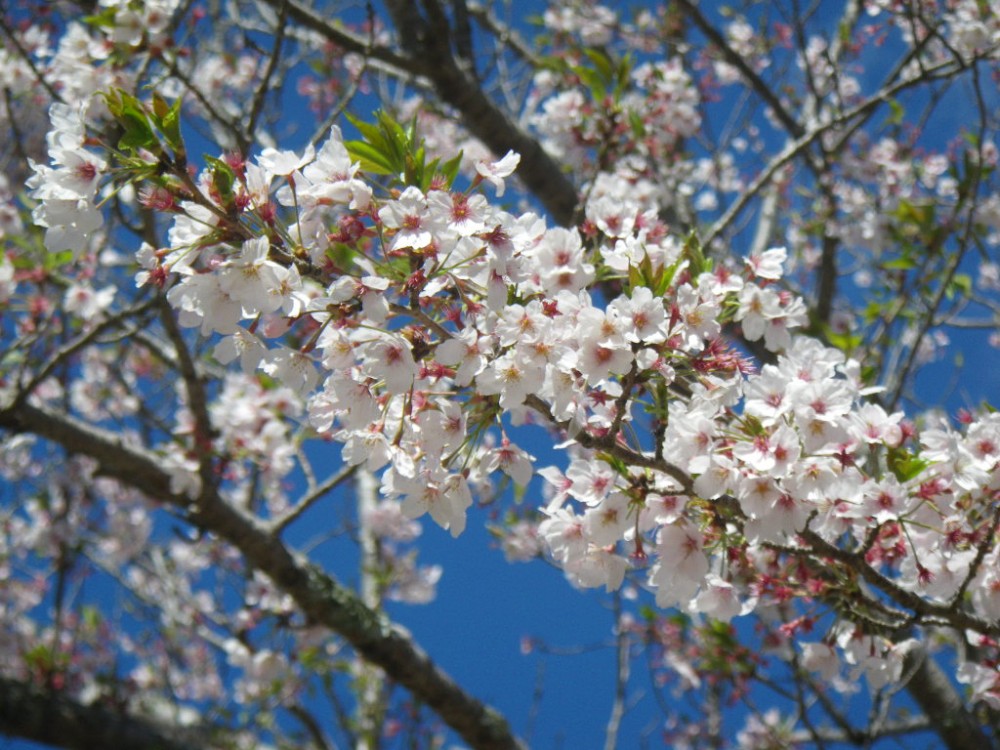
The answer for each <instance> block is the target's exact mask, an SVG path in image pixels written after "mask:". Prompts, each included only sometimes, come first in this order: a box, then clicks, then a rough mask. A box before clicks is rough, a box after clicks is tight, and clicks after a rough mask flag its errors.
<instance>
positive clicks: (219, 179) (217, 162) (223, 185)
mask: <svg viewBox="0 0 1000 750" xmlns="http://www.w3.org/2000/svg"><path fill="white" fill-rule="evenodd" d="M205 163H206V164H208V165H209V166H210V167H211V168H212V182H213V184H214V185H215V189H216V190H218V191H219V195H220V196H222V198H223V199H225V198H227V197H229V196H231V195H232V194H233V183H234V182H236V175H235V174H234V173H233V170H232V167H230V166H229V165H228V164H226V162H224V161H222V160H221V159H216V158H214V157H211V156H205Z"/></svg>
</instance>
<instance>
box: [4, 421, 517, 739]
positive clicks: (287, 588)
mask: <svg viewBox="0 0 1000 750" xmlns="http://www.w3.org/2000/svg"><path fill="white" fill-rule="evenodd" d="M0 429H7V430H10V431H12V432H15V433H17V432H28V433H33V434H35V435H38V436H39V437H42V438H45V439H47V440H51V441H53V442H55V443H58V444H59V445H61V446H62V447H63V448H65V449H66V450H67V451H69V452H70V453H77V454H80V455H84V456H89V457H90V458H92V459H94V460H95V461H97V462H98V464H99V467H100V468H99V473H100V475H102V476H107V477H111V478H113V479H116V480H118V481H119V482H121V483H122V484H124V485H128V486H131V487H134V488H135V489H137V490H139V491H141V492H143V493H144V494H146V495H147V496H149V497H150V498H153V499H155V500H158V501H160V502H163V503H165V504H169V505H172V506H174V507H177V508H180V509H181V510H183V511H184V512H186V513H187V514H188V515H189V518H190V520H191V522H192V523H193V524H194V525H195V526H196V527H198V528H200V529H203V530H205V531H207V532H210V533H212V534H215V535H216V536H218V537H219V538H221V539H224V540H225V541H227V542H229V543H230V544H232V545H233V546H234V547H236V548H237V549H238V550H240V552H241V553H242V554H243V556H244V557H245V558H246V560H247V562H248V563H249V564H250V565H251V566H252V567H253V568H255V569H256V570H258V571H260V572H261V573H264V574H265V575H266V576H268V577H269V578H270V579H271V580H272V581H273V582H274V583H275V585H277V586H278V587H279V588H280V589H281V590H282V591H284V592H285V593H286V594H288V595H289V596H291V597H292V599H293V600H294V601H295V603H296V604H297V605H298V606H299V608H300V609H301V610H302V611H303V613H304V614H305V615H306V617H307V618H308V619H309V620H310V621H311V622H312V623H313V624H316V625H322V626H324V627H327V628H329V629H330V630H332V631H334V632H336V633H338V634H340V635H341V636H342V637H343V638H344V639H345V640H347V641H348V642H349V643H350V644H351V645H352V646H353V647H354V648H355V650H356V651H357V652H358V653H359V654H360V655H361V656H362V657H363V658H364V659H366V660H367V661H369V662H370V663H372V664H375V665H378V666H379V667H381V668H382V669H383V670H384V671H385V673H386V674H387V675H388V676H389V677H390V678H392V679H393V680H394V681H396V682H397V683H399V684H400V685H402V686H403V687H405V688H407V689H408V690H409V691H410V692H411V693H413V694H414V695H415V696H416V697H418V698H419V699H420V700H421V701H422V702H424V703H426V704H427V705H428V706H429V707H430V708H431V709H433V710H434V711H435V712H436V713H437V714H438V716H440V717H441V719H442V720H443V721H444V722H445V723H446V724H448V725H449V726H450V727H451V728H452V729H454V730H455V731H456V732H457V733H458V734H460V735H461V736H462V738H463V739H464V740H465V741H466V742H467V743H468V744H469V745H470V746H471V747H474V748H482V749H483V750H500V749H505V750H506V749H511V750H513V749H515V748H521V747H522V745H521V743H520V741H519V740H518V739H517V738H516V737H515V736H514V734H513V733H512V732H511V730H510V728H509V727H508V725H507V722H506V721H505V720H504V719H503V717H502V716H501V715H500V714H499V713H497V712H496V711H495V710H494V709H493V708H491V707H490V706H487V705H486V704H484V703H482V702H480V701H479V700H477V699H476V698H474V697H473V696H471V695H469V694H468V693H467V692H465V691H464V690H463V689H462V688H461V687H460V686H459V685H458V684H457V683H456V682H455V681H454V680H453V679H452V678H451V677H450V676H449V675H448V674H446V673H445V672H444V671H443V670H442V669H440V668H439V667H438V666H437V665H436V664H435V663H434V662H433V661H432V660H431V659H430V657H429V656H428V655H427V654H426V653H425V652H424V651H423V649H421V648H420V647H419V646H418V645H417V644H416V643H415V642H414V641H413V639H412V638H410V637H409V636H408V635H407V634H406V633H405V632H404V631H403V630H402V629H401V628H399V627H398V626H396V625H394V624H393V623H392V622H391V621H390V620H389V619H388V618H387V617H386V616H385V615H384V614H380V613H376V612H373V611H372V610H371V609H370V608H369V607H366V606H365V605H364V603H363V602H362V601H361V599H360V598H359V597H358V596H357V595H356V594H355V593H354V592H353V591H351V590H350V589H349V588H347V587H345V586H343V585H341V584H340V583H339V582H338V581H337V580H336V579H334V578H333V577H332V576H330V575H329V574H327V573H326V572H325V571H323V570H321V569H320V568H318V567H317V566H315V565H313V564H311V563H309V562H308V561H306V560H304V559H303V558H301V557H299V556H297V555H295V554H294V553H293V552H292V551H291V550H289V549H288V548H287V547H285V545H284V544H283V543H282V542H281V540H279V539H277V538H276V537H275V536H274V535H272V534H270V533H268V528H267V527H266V526H265V525H264V524H263V523H261V522H260V521H258V520H257V519H256V518H253V517H251V516H248V515H245V514H244V513H242V512H241V511H239V510H237V509H235V508H233V507H232V506H230V505H229V504H227V503H226V502H225V501H223V500H222V498H220V497H219V496H218V494H217V493H215V492H214V491H211V490H209V489H208V488H203V489H202V493H201V496H200V497H199V498H198V499H197V500H194V499H192V498H190V497H188V496H186V495H183V494H180V493H177V492H174V490H173V489H172V488H171V478H170V475H169V474H168V473H167V472H165V471H164V470H163V469H162V468H161V467H160V465H159V462H158V460H157V457H156V455H155V453H153V452H151V451H149V450H147V449H145V448H143V447H141V446H137V445H127V444H125V443H124V442H123V441H122V440H121V439H120V437H119V436H117V435H115V434H113V433H109V432H107V431H105V430H102V429H100V428H97V427H94V426H92V425H88V424H86V423H84V422H81V421H79V420H77V419H75V418H74V417H72V416H69V415H66V414H61V413H57V412H54V411H52V410H49V409H47V408H43V407H38V406H33V405H29V404H18V405H16V406H13V407H10V408H7V409H4V410H0Z"/></svg>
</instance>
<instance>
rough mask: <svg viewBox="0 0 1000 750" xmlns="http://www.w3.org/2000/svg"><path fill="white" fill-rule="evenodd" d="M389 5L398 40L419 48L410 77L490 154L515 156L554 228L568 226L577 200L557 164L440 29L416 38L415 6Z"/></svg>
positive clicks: (520, 173)
mask: <svg viewBox="0 0 1000 750" xmlns="http://www.w3.org/2000/svg"><path fill="white" fill-rule="evenodd" d="M387 5H388V7H389V12H390V14H391V15H392V17H393V22H394V23H395V24H396V28H397V31H398V33H399V35H400V38H401V39H406V40H408V41H407V44H408V45H417V46H418V47H419V50H414V53H413V54H414V57H413V58H412V59H411V60H410V61H409V65H410V68H411V69H412V70H413V71H414V73H415V74H416V75H420V76H424V77H425V78H427V79H428V80H429V81H430V82H431V83H432V84H433V86H434V90H435V92H436V93H437V95H438V97H439V98H440V99H441V101H443V102H444V103H445V104H448V105H449V106H451V107H454V108H455V109H456V110H458V114H459V118H460V119H461V121H462V124H463V125H464V126H465V127H466V128H467V129H468V130H469V132H470V133H472V135H474V136H475V137H476V138H478V139H479V140H481V141H482V142H483V143H485V144H486V146H487V147H488V148H489V149H490V150H491V151H492V152H493V153H494V154H496V155H498V156H503V154H505V153H506V152H507V151H508V150H513V151H516V152H517V153H519V154H520V155H521V163H520V166H519V167H518V170H517V177H518V178H519V179H520V180H521V182H522V183H524V185H525V187H526V188H527V189H528V191H529V192H531V193H532V194H533V195H534V196H535V197H536V198H537V199H538V200H539V201H540V202H541V203H542V205H543V206H544V207H545V209H546V210H547V211H548V212H549V214H550V215H551V216H552V218H553V219H554V220H555V221H556V222H557V223H558V224H561V225H563V226H568V225H570V224H572V223H573V222H574V219H575V213H576V208H577V205H578V203H579V196H578V194H577V190H576V186H574V185H573V183H572V181H571V180H570V179H569V177H567V176H566V174H565V173H564V172H563V170H562V167H561V165H560V164H559V163H558V162H557V161H556V160H555V159H553V158H552V157H551V156H549V154H547V153H546V152H545V150H544V149H543V148H542V146H541V144H539V142H538V141H537V140H535V139H534V138H533V137H531V136H530V135H528V133H526V132H525V131H524V130H522V129H521V128H520V127H519V126H518V125H517V124H516V123H514V122H513V121H512V120H511V119H510V117H508V116H507V114H506V113H505V112H504V111H503V110H501V109H500V107H498V106H497V105H496V103H494V102H493V101H492V100H491V99H490V98H489V97H488V96H487V95H486V93H485V92H484V91H483V88H482V86H481V85H480V84H479V82H478V81H476V80H475V79H473V78H472V77H470V76H469V75H468V74H466V73H465V72H464V71H463V70H462V67H461V66H460V65H459V64H458V63H457V62H456V61H455V58H454V57H453V55H452V53H451V43H450V39H449V38H448V36H445V35H441V34H437V33H429V32H431V31H436V30H437V28H438V25H435V27H434V28H433V29H431V28H430V27H429V26H427V25H426V23H425V24H423V25H424V26H425V27H426V28H425V30H426V31H427V32H428V33H422V34H421V33H415V32H417V29H414V27H413V26H412V25H408V24H413V23H414V21H413V18H412V16H413V15H414V14H415V11H414V10H413V5H412V4H411V3H410V2H403V1H400V0H395V1H394V2H388V3H387ZM418 23H419V22H418Z"/></svg>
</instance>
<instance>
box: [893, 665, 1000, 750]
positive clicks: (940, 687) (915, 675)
mask: <svg viewBox="0 0 1000 750" xmlns="http://www.w3.org/2000/svg"><path fill="white" fill-rule="evenodd" d="M905 669H906V672H907V673H910V672H911V671H912V676H911V677H910V680H909V682H907V683H906V690H907V692H909V694H910V695H912V696H913V699H914V700H915V701H916V702H917V704H918V705H919V706H920V708H921V709H922V710H923V712H924V714H925V715H926V716H927V718H928V719H929V720H930V724H931V726H932V727H934V730H935V731H936V732H937V733H938V735H939V736H940V737H941V739H942V740H944V742H945V745H946V746H947V747H948V748H949V750H967V749H968V748H979V750H987V748H994V747H996V745H995V744H994V743H992V742H990V739H989V738H988V737H987V736H986V734H985V733H984V732H983V730H982V727H980V726H979V725H978V724H977V723H976V720H975V719H974V718H973V717H972V716H971V715H970V714H969V712H968V711H966V710H965V706H964V705H963V703H962V700H961V698H960V697H959V696H958V694H957V693H956V692H955V688H954V687H953V686H952V684H951V683H950V682H949V681H948V678H947V677H946V676H945V674H944V672H943V671H942V670H941V667H939V666H938V665H937V664H936V663H935V662H934V660H933V659H931V658H930V656H928V654H927V652H926V650H925V649H924V648H923V647H920V648H918V649H915V650H914V651H912V652H911V653H910V654H908V655H907V657H906V662H905Z"/></svg>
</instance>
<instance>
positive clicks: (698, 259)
mask: <svg viewBox="0 0 1000 750" xmlns="http://www.w3.org/2000/svg"><path fill="white" fill-rule="evenodd" d="M683 256H684V257H686V258H687V259H688V260H689V261H690V262H691V276H692V277H694V278H697V277H698V276H699V275H701V274H702V273H704V272H705V271H710V270H711V268H712V266H711V264H710V263H709V261H708V260H707V259H706V258H705V254H704V253H703V252H702V250H701V241H700V240H699V239H698V236H697V235H696V234H695V233H694V232H691V233H690V234H689V235H688V236H687V239H686V240H684V250H683Z"/></svg>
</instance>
